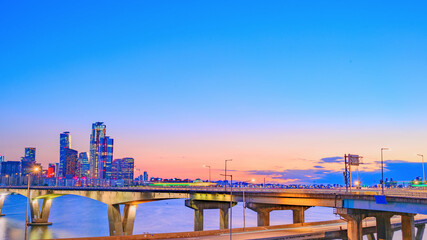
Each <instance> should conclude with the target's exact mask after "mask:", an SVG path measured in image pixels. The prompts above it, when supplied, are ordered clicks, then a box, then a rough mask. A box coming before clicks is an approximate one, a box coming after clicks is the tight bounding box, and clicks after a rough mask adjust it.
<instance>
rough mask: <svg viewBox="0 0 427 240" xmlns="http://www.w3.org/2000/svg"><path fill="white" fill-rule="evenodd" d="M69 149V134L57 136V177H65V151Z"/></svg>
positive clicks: (64, 133)
mask: <svg viewBox="0 0 427 240" xmlns="http://www.w3.org/2000/svg"><path fill="white" fill-rule="evenodd" d="M69 148H71V135H70V132H63V133H61V134H59V169H58V176H59V177H65V174H64V172H65V164H66V160H67V149H69Z"/></svg>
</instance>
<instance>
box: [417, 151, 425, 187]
mask: <svg viewBox="0 0 427 240" xmlns="http://www.w3.org/2000/svg"><path fill="white" fill-rule="evenodd" d="M418 156H420V157H421V160H422V161H423V184H425V182H426V175H425V171H424V155H422V154H418Z"/></svg>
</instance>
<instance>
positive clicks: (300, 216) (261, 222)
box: [247, 203, 310, 227]
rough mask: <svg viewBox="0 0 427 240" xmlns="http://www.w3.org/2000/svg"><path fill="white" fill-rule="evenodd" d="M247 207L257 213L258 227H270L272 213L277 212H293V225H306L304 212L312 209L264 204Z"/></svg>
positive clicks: (249, 204)
mask: <svg viewBox="0 0 427 240" xmlns="http://www.w3.org/2000/svg"><path fill="white" fill-rule="evenodd" d="M247 207H248V208H249V209H251V210H253V211H255V212H256V213H257V225H258V227H261V226H270V212H271V211H275V210H292V212H293V213H292V214H293V223H304V220H305V219H304V212H305V210H307V209H308V208H310V207H304V206H288V205H274V204H264V203H247Z"/></svg>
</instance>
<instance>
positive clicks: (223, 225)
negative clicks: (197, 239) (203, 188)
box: [185, 199, 237, 231]
mask: <svg viewBox="0 0 427 240" xmlns="http://www.w3.org/2000/svg"><path fill="white" fill-rule="evenodd" d="M236 204H237V203H235V202H233V206H235V205H236ZM185 206H187V207H189V208H192V209H194V231H203V210H205V209H219V227H220V229H228V226H229V213H228V210H229V209H230V202H219V201H201V200H190V199H187V200H185Z"/></svg>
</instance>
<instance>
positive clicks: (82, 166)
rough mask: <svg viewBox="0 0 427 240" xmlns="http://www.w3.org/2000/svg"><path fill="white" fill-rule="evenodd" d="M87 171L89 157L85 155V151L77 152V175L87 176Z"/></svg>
mask: <svg viewBox="0 0 427 240" xmlns="http://www.w3.org/2000/svg"><path fill="white" fill-rule="evenodd" d="M88 171H89V159H88V156H87V152H81V153H79V160H78V172H79V174H78V175H79V177H88Z"/></svg>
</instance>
